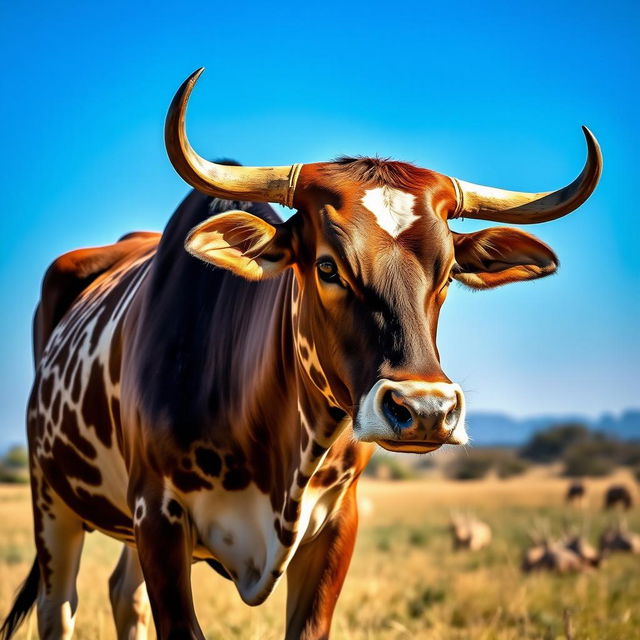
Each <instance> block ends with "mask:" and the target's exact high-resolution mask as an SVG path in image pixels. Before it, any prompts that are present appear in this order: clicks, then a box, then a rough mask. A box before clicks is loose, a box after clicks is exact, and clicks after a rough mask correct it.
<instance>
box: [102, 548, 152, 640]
mask: <svg viewBox="0 0 640 640" xmlns="http://www.w3.org/2000/svg"><path fill="white" fill-rule="evenodd" d="M109 598H110V600H111V609H112V610H113V618H114V620H115V623H116V630H117V633H118V639H119V640H146V638H147V631H148V629H149V623H150V622H151V607H150V606H149V597H148V596H147V588H146V586H145V584H144V577H143V575H142V567H141V566H140V560H139V559H138V552H137V551H136V550H135V549H133V548H131V547H129V546H127V545H124V546H123V548H122V553H121V554H120V559H119V560H118V564H117V565H116V568H115V569H114V570H113V573H112V574H111V577H110V578H109Z"/></svg>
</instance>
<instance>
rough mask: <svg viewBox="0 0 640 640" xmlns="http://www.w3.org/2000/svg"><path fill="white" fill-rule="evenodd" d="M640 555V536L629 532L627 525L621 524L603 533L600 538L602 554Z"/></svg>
mask: <svg viewBox="0 0 640 640" xmlns="http://www.w3.org/2000/svg"><path fill="white" fill-rule="evenodd" d="M617 551H622V552H627V553H634V554H636V553H640V535H638V534H637V533H634V532H632V531H629V529H628V528H627V525H626V523H624V522H619V523H618V524H616V525H613V526H610V527H609V528H608V529H606V530H605V531H603V533H602V536H601V537H600V553H601V554H608V553H611V552H617Z"/></svg>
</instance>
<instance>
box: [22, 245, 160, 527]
mask: <svg viewBox="0 0 640 640" xmlns="http://www.w3.org/2000/svg"><path fill="white" fill-rule="evenodd" d="M159 237H160V236H159V234H133V235H131V236H125V238H124V239H123V240H122V241H121V242H118V243H116V244H114V245H110V246H107V247H101V248H96V249H88V250H79V251H74V252H71V253H69V254H65V255H64V256H61V257H60V258H58V259H57V260H56V261H55V262H54V263H53V265H52V266H51V268H50V269H49V270H48V272H47V275H46V276H45V280H44V283H43V291H42V298H41V301H40V305H39V307H38V310H37V313H36V318H35V323H34V356H35V360H36V377H35V382H34V386H33V390H32V394H31V398H30V401H29V412H28V436H29V443H30V449H31V455H32V456H33V459H34V475H35V478H34V480H35V484H36V485H37V484H39V485H40V488H41V490H40V491H39V492H38V495H39V496H40V498H41V499H43V500H46V495H47V489H51V490H53V491H55V493H57V494H58V495H59V496H60V497H61V498H62V499H63V501H64V502H66V503H67V505H68V506H70V507H71V508H72V509H73V510H74V511H76V513H78V514H79V515H80V516H81V517H82V518H83V519H84V520H85V521H86V522H87V523H89V524H90V525H93V526H95V527H97V528H100V529H104V530H106V531H108V532H110V533H114V534H116V535H118V536H120V537H124V538H128V537H129V535H130V530H131V525H130V523H131V515H130V513H129V509H128V507H127V504H126V486H127V481H126V476H127V473H126V464H125V459H124V448H123V437H122V430H121V425H120V381H119V379H120V367H121V350H120V344H121V332H122V325H123V321H124V319H125V317H126V311H127V309H128V307H129V304H130V303H131V300H132V298H133V296H134V295H135V292H136V291H137V290H138V288H139V286H140V284H141V282H142V281H143V279H144V276H145V273H146V272H147V271H148V267H149V264H150V262H151V258H152V256H153V255H154V253H155V250H156V247H157V243H158V240H159ZM34 497H35V496H34Z"/></svg>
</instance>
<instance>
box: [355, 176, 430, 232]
mask: <svg viewBox="0 0 640 640" xmlns="http://www.w3.org/2000/svg"><path fill="white" fill-rule="evenodd" d="M415 200H416V197H415V196H414V195H413V194H412V193H407V192H406V191H400V189H393V188H392V187H377V188H375V189H367V191H365V194H364V196H363V198H362V204H363V205H364V206H365V207H366V208H367V209H368V210H369V211H371V213H373V215H374V216H375V217H376V220H377V221H378V225H379V226H380V227H381V228H382V229H384V230H385V231H386V232H387V233H388V234H389V235H390V236H392V237H394V238H395V237H396V236H398V235H399V234H400V233H402V232H403V231H404V230H405V229H408V228H409V227H410V226H411V225H412V224H413V223H414V222H415V221H416V220H417V219H418V216H417V215H415V214H414V213H413V205H414V204H415Z"/></svg>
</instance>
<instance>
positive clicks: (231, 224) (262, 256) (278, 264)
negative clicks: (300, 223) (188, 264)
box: [184, 211, 293, 280]
mask: <svg viewBox="0 0 640 640" xmlns="http://www.w3.org/2000/svg"><path fill="white" fill-rule="evenodd" d="M291 236H292V234H291V231H290V229H289V228H288V226H287V225H286V224H279V225H277V226H274V225H272V224H269V223H268V222H266V221H265V220H262V218H258V217H256V216H254V215H251V214H250V213H246V212H245V211H227V212H225V213H220V214H218V215H215V216H213V217H211V218H209V219H208V220H205V221H204V222H201V223H200V224H199V225H198V226H197V227H194V228H193V229H191V231H190V232H189V235H188V236H187V239H186V241H185V245H184V246H185V249H186V250H187V251H188V252H189V253H190V254H191V255H193V256H195V257H196V258H199V259H200V260H204V261H205V262H210V263H211V264H214V265H216V266H217V267H222V268H223V269H229V271H233V273H235V274H236V275H238V276H242V277H243V278H246V279H247V280H262V279H264V278H273V277H274V276H277V275H280V274H281V273H282V272H283V271H284V269H286V268H287V267H288V266H290V265H291V264H292V263H293V249H292V242H291Z"/></svg>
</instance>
